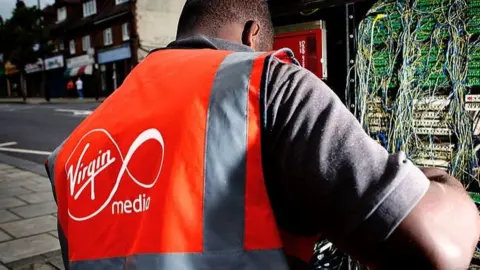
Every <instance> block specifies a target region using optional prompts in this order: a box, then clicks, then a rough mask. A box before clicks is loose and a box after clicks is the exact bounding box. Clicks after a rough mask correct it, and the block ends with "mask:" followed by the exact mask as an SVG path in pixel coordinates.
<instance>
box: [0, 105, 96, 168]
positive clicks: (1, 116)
mask: <svg viewBox="0 0 480 270" xmlns="http://www.w3.org/2000/svg"><path fill="white" fill-rule="evenodd" d="M98 105H99V103H81V104H38V105H28V104H0V154H4V155H9V156H13V157H16V158H20V159H25V160H29V161H32V162H35V163H38V164H43V163H44V161H45V159H46V157H47V156H48V154H49V153H50V152H52V151H53V150H55V148H56V147H57V146H58V145H59V144H60V143H61V142H62V141H63V140H64V139H66V138H67V137H68V135H69V134H70V133H71V132H72V131H73V130H74V129H75V127H77V126H78V124H80V123H81V121H82V120H83V119H85V118H86V117H87V116H88V115H89V114H90V113H91V112H92V111H93V110H95V108H96V107H97V106H98Z"/></svg>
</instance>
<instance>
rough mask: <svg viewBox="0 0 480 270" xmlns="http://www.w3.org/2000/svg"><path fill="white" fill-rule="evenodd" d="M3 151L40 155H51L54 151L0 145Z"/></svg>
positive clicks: (0, 149)
mask: <svg viewBox="0 0 480 270" xmlns="http://www.w3.org/2000/svg"><path fill="white" fill-rule="evenodd" d="M1 151H3V152H12V153H21V154H31V155H40V156H49V155H50V154H51V153H52V152H46V151H37V150H30V149H19V148H6V147H0V152H1Z"/></svg>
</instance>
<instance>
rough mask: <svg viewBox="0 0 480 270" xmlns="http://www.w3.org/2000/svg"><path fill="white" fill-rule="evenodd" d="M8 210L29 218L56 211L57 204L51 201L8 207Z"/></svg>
mask: <svg viewBox="0 0 480 270" xmlns="http://www.w3.org/2000/svg"><path fill="white" fill-rule="evenodd" d="M9 210H10V211H11V212H13V213H14V214H16V215H19V216H21V217H23V218H31V217H38V216H43V215H47V214H53V213H55V212H57V204H56V203H55V202H54V201H51V202H44V203H37V204H29V205H25V206H20V207H15V208H10V209H9Z"/></svg>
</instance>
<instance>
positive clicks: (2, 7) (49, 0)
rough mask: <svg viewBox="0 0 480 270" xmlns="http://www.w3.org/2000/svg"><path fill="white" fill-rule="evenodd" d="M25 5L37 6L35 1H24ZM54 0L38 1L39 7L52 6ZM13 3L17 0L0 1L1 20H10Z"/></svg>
mask: <svg viewBox="0 0 480 270" xmlns="http://www.w3.org/2000/svg"><path fill="white" fill-rule="evenodd" d="M24 2H25V4H27V6H36V5H37V0H24ZM53 2H55V0H40V5H41V6H42V8H44V7H45V6H47V5H49V4H53ZM15 3H17V0H0V16H2V18H4V19H6V18H10V16H11V14H12V10H13V9H14V8H15Z"/></svg>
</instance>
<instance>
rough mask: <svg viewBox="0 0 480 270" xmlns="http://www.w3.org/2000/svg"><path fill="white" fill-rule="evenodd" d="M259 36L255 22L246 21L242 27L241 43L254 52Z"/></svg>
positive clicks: (258, 26) (257, 24) (257, 25)
mask: <svg viewBox="0 0 480 270" xmlns="http://www.w3.org/2000/svg"><path fill="white" fill-rule="evenodd" d="M259 34H260V24H259V23H257V22H256V21H248V22H246V23H245V26H244V27H243V33H242V43H243V45H246V46H248V47H250V48H252V49H254V50H256V49H257V48H256V44H257V40H258V38H259Z"/></svg>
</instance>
